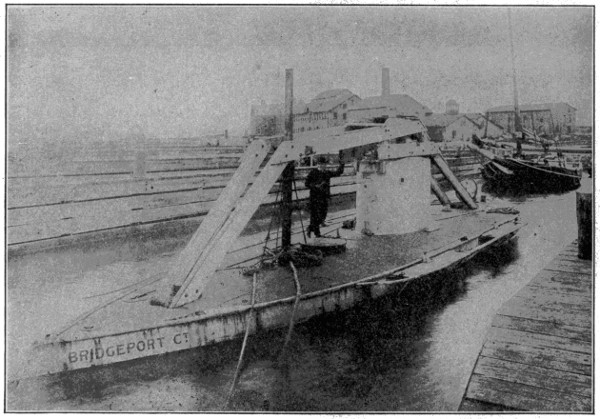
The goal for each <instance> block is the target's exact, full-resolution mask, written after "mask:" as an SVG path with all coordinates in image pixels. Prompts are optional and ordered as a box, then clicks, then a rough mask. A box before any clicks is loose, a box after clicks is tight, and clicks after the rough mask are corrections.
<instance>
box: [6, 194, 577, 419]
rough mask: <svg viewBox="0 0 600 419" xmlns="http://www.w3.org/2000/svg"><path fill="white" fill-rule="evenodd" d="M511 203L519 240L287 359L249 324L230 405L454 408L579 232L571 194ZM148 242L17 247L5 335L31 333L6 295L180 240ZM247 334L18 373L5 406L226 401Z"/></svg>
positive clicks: (312, 338) (153, 265)
mask: <svg viewBox="0 0 600 419" xmlns="http://www.w3.org/2000/svg"><path fill="white" fill-rule="evenodd" d="M512 205H516V206H517V207H518V208H519V210H520V211H521V218H522V220H523V221H525V222H527V223H528V224H527V226H525V227H524V228H523V229H522V230H521V233H520V234H519V236H520V238H519V241H518V244H515V245H512V246H507V247H504V248H502V251H494V252H488V253H486V254H484V255H480V256H478V257H477V258H475V259H473V260H472V261H471V262H469V263H468V264H467V265H465V266H463V267H461V268H460V269H458V270H455V271H453V272H446V273H440V274H439V275H437V276H436V277H435V278H434V279H433V280H430V281H421V282H420V283H414V284H411V285H410V286H407V287H406V288H404V289H401V290H399V291H398V292H397V293H396V294H394V295H390V296H386V297H384V298H382V299H380V300H376V301H372V302H371V303H369V304H366V305H362V306H360V307H357V308H355V309H352V310H350V311H347V312H344V313H337V314H330V315H327V316H324V317H321V318H319V319H315V320H312V321H310V322H308V323H304V324H300V325H296V327H295V328H294V333H293V336H292V341H291V344H290V345H289V346H288V348H287V351H286V353H285V354H284V356H283V357H282V358H281V359H283V360H284V361H285V363H284V364H283V366H282V364H281V363H279V362H277V361H278V359H280V358H279V357H280V355H281V354H280V349H281V346H282V344H283V341H284V337H285V331H275V332H268V333H264V334H262V335H260V336H251V337H250V339H249V343H248V348H247V350H246V355H245V363H244V368H243V372H242V374H241V377H240V381H239V384H238V386H237V391H236V393H235V395H234V397H233V400H232V403H231V405H230V409H232V410H237V411H260V410H271V411H455V410H456V409H457V407H458V405H459V403H460V399H461V397H462V394H463V392H464V389H465V387H466V384H467V381H468V378H469V375H470V372H471V370H472V368H473V364H474V362H475V360H476V357H477V354H478V353H479V350H480V348H481V345H482V343H483V341H484V339H485V335H486V332H487V330H488V328H489V326H490V324H491V321H492V318H493V315H494V313H495V312H496V311H497V310H498V309H499V307H500V306H501V305H502V304H503V303H504V302H505V301H506V300H508V299H509V298H510V297H512V295H514V294H515V293H516V292H517V291H518V290H519V289H520V288H521V287H522V286H523V285H524V284H525V283H527V282H528V281H529V280H530V279H531V278H532V277H533V276H534V275H535V273H536V272H538V271H539V270H540V269H541V268H542V267H543V266H544V265H546V264H547V263H548V262H549V261H550V260H551V258H552V257H554V256H555V255H556V254H557V253H558V252H559V251H560V250H561V249H562V248H563V247H564V246H565V245H566V244H568V243H570V242H571V241H573V240H574V239H575V237H576V232H577V229H576V220H575V197H574V193H572V194H569V195H557V196H538V197H527V198H524V199H523V198H519V199H518V200H515V201H512ZM557 220H560V222H557ZM151 242H152V243H145V244H144V245H143V246H145V247H135V246H133V245H132V244H131V243H126V242H123V243H117V244H115V243H113V244H112V245H111V246H108V245H107V246H106V247H104V248H96V249H94V250H93V251H85V250H77V249H75V250H73V249H71V250H69V251H58V252H55V253H43V254H37V255H32V256H23V257H20V258H16V259H12V260H11V261H10V262H9V265H8V283H7V288H8V300H7V301H8V303H9V304H8V307H7V310H8V314H9V318H8V326H9V327H8V328H7V336H8V338H9V339H11V338H12V339H13V340H16V341H18V339H19V334H20V333H22V332H21V331H19V330H15V328H14V326H13V327H12V328H11V327H10V326H11V324H13V325H14V324H15V323H11V322H14V319H11V318H10V313H11V307H10V305H11V304H12V305H13V306H14V305H18V304H21V303H25V302H26V301H27V300H28V299H30V298H31V295H39V294H40V293H43V292H46V291H48V290H50V291H52V290H53V289H54V290H55V292H58V291H56V289H58V290H59V291H61V290H62V291H64V292H65V293H67V294H66V295H68V290H69V288H68V283H69V282H73V281H76V280H78V278H81V277H84V276H85V275H86V273H87V272H91V271H101V272H111V269H113V268H114V267H115V266H118V267H119V269H120V270H121V271H128V270H129V271H130V272H135V273H136V274H137V275H140V272H155V271H156V270H157V269H159V267H161V259H162V258H161V257H160V256H161V255H165V254H166V255H168V254H172V252H174V251H175V250H176V249H177V248H178V247H179V246H182V245H183V243H184V242H185V240H184V239H179V240H159V239H155V240H151ZM163 264H164V263H163ZM161 268H162V269H165V268H164V267H161ZM65 284H67V285H65ZM116 284H118V281H116V282H115V286H116ZM119 286H123V283H121V284H120V285H119ZM61 287H62V288H61ZM40 288H41V289H42V291H40ZM33 326H35V325H33ZM33 326H32V327H33ZM240 344H241V343H240V342H239V341H237V342H230V343H226V344H222V345H218V346H216V347H212V348H210V349H208V350H207V349H203V350H190V351H186V352H181V353H175V354H169V355H165V356H158V357H152V358H145V359H140V360H136V361H132V362H127V363H122V364H120V365H116V366H109V367H104V368H97V369H90V370H83V371H75V372H72V373H68V374H60V375H56V376H52V377H43V378H36V379H28V380H22V381H19V382H10V383H9V384H8V387H7V408H8V409H9V410H11V411H12V410H55V411H65V410H88V411H90V410H92V411H94V410H95V411H110V410H115V411H198V410H200V411H218V410H222V408H223V403H224V401H225V396H226V394H227V392H228V390H229V386H230V385H231V379H232V378H233V374H234V371H235V367H236V362H237V356H238V354H239V350H240ZM9 362H10V360H9Z"/></svg>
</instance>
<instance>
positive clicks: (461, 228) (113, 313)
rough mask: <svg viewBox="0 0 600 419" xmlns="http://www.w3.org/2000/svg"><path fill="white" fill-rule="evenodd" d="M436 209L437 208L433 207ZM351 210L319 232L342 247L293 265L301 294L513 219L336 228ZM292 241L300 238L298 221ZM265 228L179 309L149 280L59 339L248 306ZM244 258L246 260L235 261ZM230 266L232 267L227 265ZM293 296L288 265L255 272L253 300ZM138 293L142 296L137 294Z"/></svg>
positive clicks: (444, 218) (464, 215)
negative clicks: (250, 270)
mask: <svg viewBox="0 0 600 419" xmlns="http://www.w3.org/2000/svg"><path fill="white" fill-rule="evenodd" d="M436 209H441V207H438V208H436ZM352 216H353V211H343V212H341V213H334V214H332V217H331V220H332V223H331V224H330V225H329V226H328V227H327V228H326V229H324V230H323V233H324V234H327V233H329V234H332V233H333V234H335V235H337V234H338V231H339V234H340V236H341V237H342V238H346V239H347V251H346V252H344V253H340V254H337V255H330V256H326V257H325V258H324V261H323V264H322V265H321V266H315V267H305V268H298V277H299V282H300V287H301V292H302V294H306V293H311V292H315V291H319V290H323V289H328V288H332V287H336V286H339V285H342V284H347V283H350V282H353V281H357V280H360V279H362V278H366V277H369V276H371V275H375V274H377V273H380V272H384V271H386V270H390V269H392V268H395V267H398V266H402V265H404V264H406V263H408V262H411V261H414V260H416V259H419V258H422V257H423V255H424V254H425V253H427V252H432V251H435V250H436V249H439V248H442V247H444V246H446V245H448V244H450V243H451V242H453V241H456V239H458V238H460V237H468V236H473V235H476V234H480V233H481V232H483V231H485V230H488V229H492V228H493V227H494V226H495V224H496V223H502V222H503V221H507V220H510V219H512V218H514V215H510V214H487V213H485V212H481V211H471V212H468V211H459V210H455V211H453V212H452V213H443V212H439V213H438V214H437V216H436V217H435V220H436V221H434V223H433V228H430V229H429V230H433V231H429V232H428V231H425V230H422V231H418V232H415V233H410V234H404V235H399V236H392V235H389V236H365V235H361V234H357V233H356V232H354V231H350V230H345V229H341V228H340V227H341V224H342V222H343V221H344V220H347V219H350V218H352ZM293 229H294V230H295V231H296V233H295V235H294V236H295V237H293V242H299V241H302V235H301V230H300V226H299V225H295V226H294V227H293ZM264 234H265V233H264V232H262V234H261V233H258V234H250V235H247V236H244V237H243V238H242V240H240V242H239V246H240V249H237V250H236V251H233V252H231V253H230V254H229V255H228V258H227V260H226V261H225V262H224V264H223V265H222V267H221V269H220V270H219V271H217V273H216V274H215V275H214V277H213V278H212V279H211V281H210V282H209V283H208V284H207V286H206V288H205V289H204V292H203V296H202V297H201V298H200V299H199V300H197V301H195V302H192V303H190V304H188V305H186V306H183V307H181V308H175V309H173V308H165V307H161V306H155V305H150V304H149V302H148V300H149V297H148V296H149V295H151V294H148V295H146V294H147V293H151V292H152V290H153V289H154V287H155V284H151V285H149V286H147V287H146V288H141V289H139V290H138V291H137V292H136V293H134V294H133V295H131V296H130V297H129V298H124V299H121V300H118V301H114V302H111V303H110V304H106V305H104V306H100V309H98V310H97V311H96V312H93V313H91V314H89V315H87V316H86V317H85V318H84V319H81V316H79V319H80V321H78V322H77V324H76V325H74V326H73V327H70V328H69V329H67V330H65V331H64V332H63V333H60V334H59V335H58V336H57V337H58V338H59V339H61V340H67V341H72V340H77V339H80V338H82V336H85V337H86V338H93V337H96V336H106V335H107V334H118V333H124V332H127V331H130V330H139V329H145V328H151V327H155V326H156V325H160V324H162V323H165V322H170V321H172V320H174V319H177V318H181V317H185V316H188V315H199V314H200V315H202V314H205V313H208V312H213V311H219V310H225V309H231V308H234V307H236V306H247V305H248V304H249V303H250V298H251V293H252V277H251V276H245V275H243V274H242V271H241V267H242V266H248V265H252V264H254V263H256V262H257V260H258V259H257V257H258V256H259V255H260V254H261V253H262V247H263V241H262V240H264ZM243 261H246V262H245V264H239V263H240V262H243ZM231 265H234V266H233V267H231ZM295 294H296V287H295V283H294V277H293V273H292V272H291V270H290V269H289V267H287V266H286V267H279V266H278V267H274V268H270V269H262V270H261V271H260V272H259V274H258V281H257V289H256V303H257V304H260V303H265V302H269V301H275V300H280V299H284V298H287V297H293V296H294V295H295ZM137 296H142V297H141V298H136V297H137Z"/></svg>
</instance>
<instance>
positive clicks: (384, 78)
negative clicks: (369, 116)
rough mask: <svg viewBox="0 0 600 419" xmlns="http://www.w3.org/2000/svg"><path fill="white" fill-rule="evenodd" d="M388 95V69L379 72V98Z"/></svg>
mask: <svg viewBox="0 0 600 419" xmlns="http://www.w3.org/2000/svg"><path fill="white" fill-rule="evenodd" d="M389 95H390V69H389V68H383V69H382V70H381V96H389Z"/></svg>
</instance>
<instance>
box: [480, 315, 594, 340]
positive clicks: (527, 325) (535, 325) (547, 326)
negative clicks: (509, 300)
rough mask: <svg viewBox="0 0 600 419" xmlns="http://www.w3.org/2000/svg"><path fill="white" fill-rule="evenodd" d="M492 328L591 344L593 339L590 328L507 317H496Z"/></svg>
mask: <svg viewBox="0 0 600 419" xmlns="http://www.w3.org/2000/svg"><path fill="white" fill-rule="evenodd" d="M492 327H499V328H504V329H515V330H522V331H525V332H532V333H540V334H546V335H550V336H561V337H566V338H572V339H577V340H581V341H585V342H590V341H591V339H592V332H591V329H590V328H586V327H579V326H573V325H565V324H559V323H555V322H551V321H544V320H537V319H527V318H523V317H513V316H507V315H496V316H495V317H494V319H493V320H492Z"/></svg>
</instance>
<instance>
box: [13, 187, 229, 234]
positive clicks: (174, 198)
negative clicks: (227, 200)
mask: <svg viewBox="0 0 600 419" xmlns="http://www.w3.org/2000/svg"><path fill="white" fill-rule="evenodd" d="M219 192H220V191H219V190H208V191H203V190H193V191H184V192H177V191H175V192H171V193H161V194H149V195H137V196H129V197H124V198H115V199H102V200H93V201H84V202H74V203H67V204H58V205H44V206H39V207H37V206H36V207H29V208H19V209H13V210H9V211H7V215H6V222H7V226H8V227H13V226H20V225H27V224H34V225H39V224H46V223H52V222H57V221H60V220H64V219H71V218H87V217H97V218H98V220H99V222H101V220H102V219H103V218H106V217H108V216H111V215H114V216H118V215H119V214H120V213H122V212H124V211H125V212H126V211H140V210H145V209H153V208H167V207H174V206H178V205H184V204H194V203H200V202H210V201H214V200H215V199H217V197H218V195H219ZM99 228H101V226H99Z"/></svg>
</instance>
